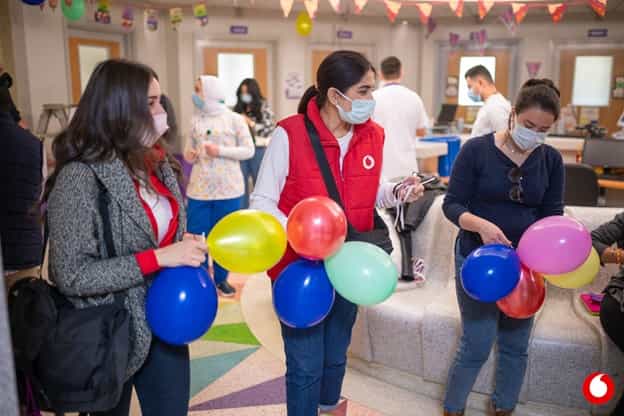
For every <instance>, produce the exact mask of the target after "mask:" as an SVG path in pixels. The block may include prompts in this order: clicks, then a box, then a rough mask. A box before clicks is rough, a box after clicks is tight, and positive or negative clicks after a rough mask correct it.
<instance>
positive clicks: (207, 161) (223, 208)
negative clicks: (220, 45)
mask: <svg viewBox="0 0 624 416" xmlns="http://www.w3.org/2000/svg"><path fill="white" fill-rule="evenodd" d="M195 90H196V91H199V93H195V94H194V95H193V102H194V103H195V106H196V107H197V109H198V111H197V112H196V114H195V115H194V116H193V119H192V120H191V138H190V140H189V141H188V142H187V143H186V146H185V149H184V158H185V159H186V161H187V162H189V163H192V164H193V169H192V171H191V179H190V181H189V184H188V188H187V192H186V194H187V196H188V230H189V232H190V233H193V234H205V235H206V236H207V235H208V234H209V233H210V230H211V229H212V227H214V226H215V225H216V223H217V222H219V220H221V218H223V217H225V216H226V215H228V214H230V213H232V212H234V211H237V210H239V209H241V205H242V200H243V198H242V197H243V195H244V193H245V186H244V183H243V175H242V172H241V168H240V162H241V161H243V160H247V159H249V158H251V157H253V155H254V145H253V140H252V138H251V133H250V132H249V128H248V126H247V123H246V122H245V119H244V118H243V116H241V115H240V114H236V113H234V112H233V111H231V110H230V109H228V108H227V107H226V106H225V104H224V100H225V93H224V91H223V87H222V85H221V82H220V81H219V79H218V78H216V77H213V76H208V75H205V76H201V77H200V78H199V79H198V80H197V82H196V83H195ZM213 266H214V280H215V283H216V284H217V288H218V289H219V291H220V292H221V294H222V295H223V296H234V294H235V293H236V290H235V289H234V287H232V286H231V285H230V284H229V283H228V281H227V276H228V272H227V270H225V269H224V268H223V267H221V266H220V265H219V264H218V263H216V262H215V263H214V265H213Z"/></svg>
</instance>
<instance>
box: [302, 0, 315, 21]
mask: <svg viewBox="0 0 624 416" xmlns="http://www.w3.org/2000/svg"><path fill="white" fill-rule="evenodd" d="M303 4H305V8H306V10H307V11H308V16H310V19H314V18H315V17H316V12H317V11H318V0H305V1H304V2H303Z"/></svg>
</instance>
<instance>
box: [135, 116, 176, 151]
mask: <svg viewBox="0 0 624 416" xmlns="http://www.w3.org/2000/svg"><path fill="white" fill-rule="evenodd" d="M152 117H153V118H154V130H155V131H156V134H155V135H154V136H153V137H152V135H151V134H149V133H148V134H146V135H145V136H144V137H143V140H141V142H142V143H143V146H145V147H152V146H154V144H156V142H157V141H158V139H160V138H161V137H162V135H163V134H165V133H166V132H167V130H169V125H168V124H167V113H158V114H154V115H153V116H152Z"/></svg>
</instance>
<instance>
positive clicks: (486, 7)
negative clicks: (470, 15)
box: [478, 0, 494, 20]
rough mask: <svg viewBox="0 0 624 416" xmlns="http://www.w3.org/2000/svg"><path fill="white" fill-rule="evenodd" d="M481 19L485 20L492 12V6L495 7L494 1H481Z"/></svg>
mask: <svg viewBox="0 0 624 416" xmlns="http://www.w3.org/2000/svg"><path fill="white" fill-rule="evenodd" d="M478 6H479V18H480V19H481V20H483V19H485V16H487V14H488V13H489V12H490V10H491V9H492V6H494V0H479V4H478Z"/></svg>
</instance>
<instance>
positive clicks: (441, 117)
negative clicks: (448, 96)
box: [436, 104, 457, 126]
mask: <svg viewBox="0 0 624 416" xmlns="http://www.w3.org/2000/svg"><path fill="white" fill-rule="evenodd" d="M455 113H457V104H442V108H441V109H440V113H439V114H438V119H437V120H436V126H448V125H449V124H451V123H452V122H453V121H454V120H455Z"/></svg>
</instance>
